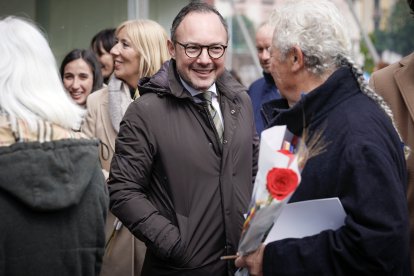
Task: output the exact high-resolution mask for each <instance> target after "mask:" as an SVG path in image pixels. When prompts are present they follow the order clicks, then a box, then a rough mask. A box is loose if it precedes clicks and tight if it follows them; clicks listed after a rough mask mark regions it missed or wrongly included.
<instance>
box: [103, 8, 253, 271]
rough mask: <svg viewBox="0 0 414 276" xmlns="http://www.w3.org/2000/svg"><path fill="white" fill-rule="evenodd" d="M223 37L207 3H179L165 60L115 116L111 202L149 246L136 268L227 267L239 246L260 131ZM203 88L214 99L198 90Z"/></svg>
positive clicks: (231, 267) (221, 27)
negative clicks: (119, 117)
mask: <svg viewBox="0 0 414 276" xmlns="http://www.w3.org/2000/svg"><path fill="white" fill-rule="evenodd" d="M227 42H228V34H227V28H226V24H225V21H224V19H223V18H222V17H221V15H220V14H219V13H218V12H217V11H216V10H215V9H214V8H212V7H211V6H209V5H207V4H205V3H197V2H193V3H190V4H189V5H187V6H186V7H184V8H183V9H182V10H181V11H180V13H179V14H178V15H177V17H176V19H175V20H174V22H173V25H172V29H171V41H169V42H168V47H169V51H170V54H171V56H172V59H171V61H170V62H167V63H166V64H164V66H163V67H162V69H161V70H160V71H159V72H158V73H156V74H155V75H154V76H153V77H152V78H150V79H148V78H145V79H142V80H141V81H140V85H139V91H140V94H141V97H140V98H139V99H138V100H136V101H135V102H134V103H132V104H131V105H130V106H129V108H128V110H127V112H126V113H125V116H124V118H123V121H122V122H121V127H120V131H119V134H118V138H117V140H116V145H115V155H114V158H113V160H112V164H111V173H110V177H109V183H108V184H109V191H110V197H111V210H112V211H113V213H114V214H115V215H116V216H117V217H118V218H119V219H120V220H121V221H122V222H123V223H124V225H125V226H126V227H128V228H129V230H130V231H131V232H132V233H133V234H134V235H135V236H137V237H138V238H139V239H141V240H142V241H144V242H145V244H146V245H147V248H148V249H147V253H146V257H145V262H144V267H143V271H142V275H199V276H203V275H220V276H225V275H233V273H234V264H233V262H231V261H221V260H220V256H222V255H229V254H235V253H236V251H237V246H238V241H239V238H240V233H241V230H242V224H243V221H244V217H243V214H244V213H246V211H247V208H248V204H249V201H250V197H251V192H252V187H253V178H254V175H255V173H256V162H257V161H256V160H257V154H258V137H257V135H256V131H255V126H254V120H253V111H252V107H251V103H250V100H249V96H248V95H247V93H246V91H245V90H244V89H243V86H241V85H240V84H239V83H238V82H237V81H236V80H234V79H233V77H232V76H231V75H230V74H229V73H228V72H227V71H225V69H224V57H225V50H226V47H227ZM206 91H212V94H213V98H212V100H211V102H212V103H210V102H205V101H204V100H203V99H202V98H201V97H200V98H199V96H200V94H201V95H203V94H204V93H207V92H206ZM211 105H212V106H213V107H214V109H213V108H212V107H211ZM212 111H214V113H213V112H212ZM217 119H219V121H217ZM220 123H221V126H220V125H217V124H220ZM223 125H224V132H222V131H220V128H222V127H223Z"/></svg>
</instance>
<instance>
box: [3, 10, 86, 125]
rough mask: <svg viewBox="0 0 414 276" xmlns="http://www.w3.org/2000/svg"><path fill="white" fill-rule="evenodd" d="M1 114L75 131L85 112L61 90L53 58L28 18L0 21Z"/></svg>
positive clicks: (46, 44)
mask: <svg viewBox="0 0 414 276" xmlns="http://www.w3.org/2000/svg"><path fill="white" fill-rule="evenodd" d="M0 37H1V39H0V53H1V54H2V57H1V58H0V111H2V112H5V113H6V114H7V115H9V116H10V117H11V118H14V119H21V120H24V121H25V122H26V123H27V124H28V126H29V128H30V129H31V130H33V131H37V129H38V124H37V123H38V121H39V120H42V121H48V122H51V123H55V124H57V125H60V126H62V127H64V128H68V129H70V128H72V129H78V128H79V126H80V123H81V121H82V116H83V114H84V112H85V111H84V110H83V109H82V108H81V107H79V106H78V105H77V104H76V103H74V102H73V101H72V99H70V98H69V96H68V94H67V93H66V91H65V90H64V88H63V85H62V81H61V79H60V76H59V71H58V68H57V64H56V60H55V57H54V55H53V53H52V50H51V49H50V46H49V44H48V42H47V40H46V38H45V36H44V34H43V33H42V32H41V31H40V30H39V29H38V28H37V26H36V25H35V24H34V23H32V22H30V21H29V20H27V19H23V18H18V17H14V16H9V17H6V18H4V19H1V20H0Z"/></svg>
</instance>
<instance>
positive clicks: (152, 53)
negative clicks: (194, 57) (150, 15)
mask: <svg viewBox="0 0 414 276" xmlns="http://www.w3.org/2000/svg"><path fill="white" fill-rule="evenodd" d="M122 29H125V32H126V34H127V36H128V37H129V39H130V40H131V42H132V47H133V48H134V49H135V50H136V51H137V52H138V58H139V72H140V74H141V75H140V76H139V77H140V78H142V77H149V76H152V75H154V74H155V73H156V72H157V71H158V70H159V69H160V68H161V66H162V64H163V63H164V62H165V61H167V60H168V59H170V55H169V53H168V48H167V40H168V37H167V33H166V32H165V30H164V29H163V27H161V25H160V24H158V23H157V22H155V21H152V20H149V19H139V20H128V21H125V22H123V23H122V24H121V25H119V26H118V28H117V29H116V31H115V35H118V34H119V32H120V31H121V30H122Z"/></svg>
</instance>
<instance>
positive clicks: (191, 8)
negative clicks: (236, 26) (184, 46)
mask: <svg viewBox="0 0 414 276" xmlns="http://www.w3.org/2000/svg"><path fill="white" fill-rule="evenodd" d="M192 12H198V13H210V12H211V13H215V14H217V16H218V17H219V18H220V21H221V23H222V24H223V26H224V29H226V33H227V39H228V36H229V32H228V27H227V23H226V20H224V18H223V16H222V15H221V14H220V13H219V12H218V11H217V10H216V9H215V8H214V7H213V6H211V5H209V4H207V3H205V2H199V1H192V2H190V4H188V5H187V6H185V7H184V8H182V9H181V10H180V12H179V13H178V14H177V16H176V17H175V18H174V21H173V23H172V26H171V40H172V41H175V38H176V37H175V33H176V31H177V28H178V26H179V25H180V23H181V21H183V20H184V17H186V16H187V15H188V14H190V13H192Z"/></svg>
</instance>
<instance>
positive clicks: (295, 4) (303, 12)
mask: <svg viewBox="0 0 414 276" xmlns="http://www.w3.org/2000/svg"><path fill="white" fill-rule="evenodd" d="M269 24H271V25H272V26H273V27H274V35H273V43H272V44H273V47H275V48H277V49H278V50H279V51H280V56H281V59H282V60H284V59H285V58H286V57H287V54H288V53H289V51H290V50H291V49H292V48H293V47H294V46H298V47H299V48H300V49H301V50H302V52H303V54H304V64H305V68H306V69H307V70H308V71H309V72H310V73H312V74H313V75H315V76H318V77H320V78H324V77H325V76H326V75H327V73H329V72H333V71H334V70H336V69H337V68H339V67H341V66H348V67H349V68H350V69H351V70H352V73H353V75H354V77H355V79H356V80H357V81H358V83H359V86H360V88H361V91H362V92H363V93H364V94H366V95H367V96H368V97H369V98H371V99H373V100H374V101H375V102H376V103H377V104H378V105H379V106H380V108H381V109H382V110H384V112H385V113H386V114H387V115H388V116H389V117H390V119H391V121H392V123H393V125H394V128H395V129H396V131H397V133H398V130H397V128H396V127H395V122H394V116H393V114H392V111H391V109H390V108H389V106H388V105H387V103H386V102H385V101H384V99H383V98H382V97H381V96H380V95H378V94H377V93H375V92H374V91H373V90H372V89H371V88H370V87H369V86H368V83H367V81H366V80H365V78H364V77H363V72H362V70H361V68H360V67H359V66H358V65H357V64H356V63H355V62H354V61H353V60H352V58H351V57H350V56H351V55H350V45H351V43H350V39H349V35H348V33H347V30H346V24H345V22H344V20H343V16H341V14H340V13H339V11H338V9H337V8H336V6H335V5H334V4H333V3H332V2H331V1H327V0H312V1H309V0H290V1H287V2H285V3H284V5H283V6H282V7H281V8H278V9H276V10H275V11H274V12H273V13H272V14H271V16H270V19H269ZM398 134H399V133H398ZM400 138H401V136H400ZM406 150H408V149H406Z"/></svg>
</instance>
